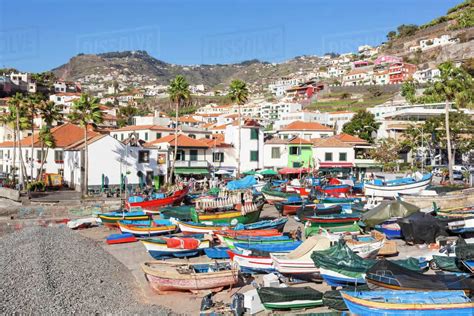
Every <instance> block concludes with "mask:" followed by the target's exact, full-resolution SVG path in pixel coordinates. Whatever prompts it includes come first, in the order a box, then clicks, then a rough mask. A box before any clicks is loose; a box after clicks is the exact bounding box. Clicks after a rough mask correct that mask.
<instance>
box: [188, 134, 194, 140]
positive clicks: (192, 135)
mask: <svg viewBox="0 0 474 316" xmlns="http://www.w3.org/2000/svg"><path fill="white" fill-rule="evenodd" d="M188 137H189V138H192V139H196V135H194V134H189V135H188Z"/></svg>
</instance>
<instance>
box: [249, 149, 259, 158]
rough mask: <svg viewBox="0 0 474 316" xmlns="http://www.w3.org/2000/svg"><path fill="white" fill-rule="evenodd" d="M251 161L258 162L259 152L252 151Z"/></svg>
mask: <svg viewBox="0 0 474 316" xmlns="http://www.w3.org/2000/svg"><path fill="white" fill-rule="evenodd" d="M250 161H258V150H251V151H250Z"/></svg>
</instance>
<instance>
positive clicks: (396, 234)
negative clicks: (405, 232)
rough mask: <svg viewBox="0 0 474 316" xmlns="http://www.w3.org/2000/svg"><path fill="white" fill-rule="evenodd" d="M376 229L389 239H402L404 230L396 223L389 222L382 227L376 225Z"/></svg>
mask: <svg viewBox="0 0 474 316" xmlns="http://www.w3.org/2000/svg"><path fill="white" fill-rule="evenodd" d="M375 229H376V230H378V231H379V232H381V233H384V234H385V236H387V239H400V238H402V230H401V228H400V225H398V224H397V222H396V221H387V222H385V223H382V224H381V225H376V226H375Z"/></svg>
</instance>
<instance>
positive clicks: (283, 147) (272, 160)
mask: <svg viewBox="0 0 474 316" xmlns="http://www.w3.org/2000/svg"><path fill="white" fill-rule="evenodd" d="M288 142H289V140H288V139H281V138H279V137H273V138H271V139H269V140H267V141H265V144H264V145H263V167H264V168H265V169H278V168H284V167H287V166H288Z"/></svg>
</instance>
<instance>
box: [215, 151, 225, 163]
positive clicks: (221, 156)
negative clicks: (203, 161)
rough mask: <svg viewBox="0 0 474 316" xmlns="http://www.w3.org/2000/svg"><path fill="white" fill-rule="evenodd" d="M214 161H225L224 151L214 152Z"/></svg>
mask: <svg viewBox="0 0 474 316" xmlns="http://www.w3.org/2000/svg"><path fill="white" fill-rule="evenodd" d="M212 161H213V162H224V153H214V154H212Z"/></svg>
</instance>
